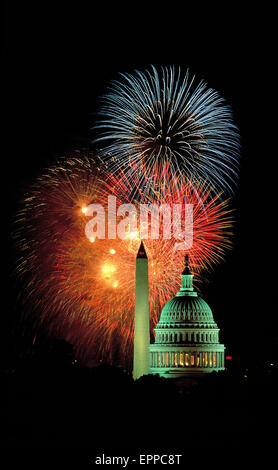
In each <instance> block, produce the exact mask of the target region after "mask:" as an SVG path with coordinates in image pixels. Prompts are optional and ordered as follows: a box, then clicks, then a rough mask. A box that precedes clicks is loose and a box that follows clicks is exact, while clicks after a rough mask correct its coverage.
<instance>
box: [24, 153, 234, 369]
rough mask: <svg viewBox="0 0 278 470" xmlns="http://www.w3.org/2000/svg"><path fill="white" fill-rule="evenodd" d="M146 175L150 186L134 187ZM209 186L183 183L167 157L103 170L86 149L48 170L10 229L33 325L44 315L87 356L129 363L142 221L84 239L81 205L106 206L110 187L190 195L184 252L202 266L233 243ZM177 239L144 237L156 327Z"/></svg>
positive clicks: (173, 281)
mask: <svg viewBox="0 0 278 470" xmlns="http://www.w3.org/2000/svg"><path fill="white" fill-rule="evenodd" d="M139 173H140V175H141V176H140V177H139V176H138V179H137V180H136V178H134V175H136V174H137V175H139ZM150 177H151V178H152V184H151V185H149V186H148V185H147V182H148V181H149V178H150ZM142 179H143V180H144V181H145V183H146V186H147V187H148V188H149V189H148V190H147V191H146V190H145V191H144V192H143V193H142V194H141V195H140V188H141V185H142ZM136 185H137V187H138V191H137V194H138V199H137V200H135V199H134V198H132V199H131V198H130V188H131V187H134V186H135V187H136ZM210 190H211V188H210V187H209V186H208V185H207V184H206V183H201V184H199V185H197V186H196V185H195V184H194V185H193V184H192V182H187V183H184V182H183V180H181V179H180V177H179V174H178V173H176V174H175V175H174V174H173V173H172V171H171V168H170V166H169V165H168V166H167V165H159V164H157V165H156V166H155V167H154V168H153V171H152V175H150V173H149V169H148V167H144V168H142V167H141V168H140V172H139V171H138V168H137V170H136V168H135V167H133V168H130V170H129V171H125V172H123V171H121V170H120V171H119V172H118V173H117V174H109V173H107V172H106V171H104V169H103V167H102V166H100V165H99V164H98V162H97V161H96V160H93V159H92V158H91V157H90V158H87V157H82V158H78V157H75V156H74V157H72V158H67V159H64V160H62V161H61V162H60V163H59V164H57V165H56V166H54V167H52V168H50V169H49V170H47V171H46V172H45V173H44V174H43V175H42V176H41V177H40V178H38V180H37V181H36V182H35V183H34V184H33V186H32V187H31V188H30V190H29V191H28V193H27V195H26V197H25V199H24V201H23V204H22V209H21V210H19V212H18V216H17V221H16V230H15V239H16V244H17V247H18V250H19V257H18V262H17V274H18V276H19V278H20V279H21V281H22V284H23V289H22V298H23V300H24V302H25V304H26V306H28V309H29V310H31V309H32V312H33V315H34V325H35V326H36V327H37V328H39V326H40V325H41V324H45V325H46V326H47V328H48V329H49V331H50V332H53V333H54V334H55V335H59V336H61V337H63V338H65V339H66V340H67V341H69V342H71V343H72V344H73V345H74V347H75V351H76V354H77V357H78V358H79V359H80V360H82V361H84V363H88V362H89V360H90V358H91V357H92V356H94V357H98V358H104V359H105V360H107V361H110V362H111V363H114V364H115V363H117V362H118V363H120V364H122V365H124V366H125V367H127V368H130V367H131V358H132V344H133V321H134V302H135V260H136V254H137V251H138V248H139V244H140V235H139V231H138V230H133V231H131V230H129V231H127V236H126V238H125V239H123V240H121V239H120V238H116V239H114V240H110V239H108V238H105V239H103V240H102V239H97V238H96V239H95V238H91V239H88V238H87V237H86V236H85V227H86V224H87V223H88V217H87V216H86V208H87V206H88V205H89V204H92V203H98V204H102V206H103V207H104V208H105V211H106V212H107V210H106V207H107V198H108V196H109V195H113V196H116V199H117V207H118V206H119V205H120V204H121V203H132V204H133V205H134V207H137V205H138V204H140V203H142V202H143V203H150V204H158V205H160V204H163V203H167V204H169V206H171V207H172V206H173V204H184V203H185V202H186V203H190V204H193V223H194V233H193V246H192V248H191V249H190V251H189V254H190V258H191V265H192V268H193V270H194V272H195V274H197V276H198V273H199V272H200V271H201V270H202V269H205V268H206V269H207V268H209V267H211V266H213V265H214V264H215V263H218V262H219V261H220V260H221V259H222V258H223V255H224V253H225V251H226V249H227V248H229V246H230V241H229V235H230V232H229V230H230V226H231V216H230V212H229V208H228V201H226V200H225V201H223V200H220V199H219V195H217V196H215V195H214V196H213V197H212V196H211V193H210ZM119 219H121V217H119ZM161 224H162V222H161ZM161 227H162V225H160V229H161ZM159 233H160V234H161V231H160V232H159ZM175 241H176V240H174V239H173V238H171V239H164V238H162V237H161V236H159V238H158V239H156V240H153V239H146V240H145V246H146V251H147V254H148V260H149V283H150V312H151V326H152V328H153V327H154V326H155V325H156V323H157V320H158V318H159V315H160V312H161V308H162V307H163V306H164V304H165V303H166V302H167V301H168V300H169V299H170V298H171V297H173V296H174V295H175V294H176V292H177V290H178V289H179V286H180V273H181V271H182V269H183V261H184V251H176V250H175V249H174V244H175ZM30 306H31V308H30ZM35 329H36V328H35Z"/></svg>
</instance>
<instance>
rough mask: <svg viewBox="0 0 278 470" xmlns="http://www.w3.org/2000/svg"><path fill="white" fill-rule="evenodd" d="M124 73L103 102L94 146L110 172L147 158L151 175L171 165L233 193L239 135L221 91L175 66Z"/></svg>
mask: <svg viewBox="0 0 278 470" xmlns="http://www.w3.org/2000/svg"><path fill="white" fill-rule="evenodd" d="M120 75H121V79H120V80H114V81H113V82H112V83H111V85H110V87H109V88H108V91H107V94H105V95H104V96H103V97H102V98H101V105H100V109H99V120H98V121H97V122H96V124H95V125H94V129H95V130H96V132H98V134H96V138H95V140H94V142H95V143H97V144H98V145H99V146H100V147H101V148H100V149H99V151H101V153H102V155H103V157H104V158H105V159H106V160H107V161H108V162H109V167H110V169H111V171H112V172H113V171H115V170H118V169H119V168H122V169H125V168H128V167H129V166H130V163H133V162H135V163H137V164H138V163H139V162H140V161H141V160H143V161H144V163H145V165H146V166H147V168H148V170H149V172H150V173H151V172H152V169H153V168H154V167H155V165H156V164H158V163H159V162H160V163H165V162H170V166H171V171H173V172H176V171H177V170H178V171H179V172H180V174H181V176H184V177H185V178H189V179H190V180H192V178H194V179H195V180H197V181H199V180H209V181H210V182H211V183H212V184H213V185H214V186H215V188H216V193H217V191H219V190H225V191H227V192H228V194H232V193H233V190H234V186H235V182H236V180H237V177H238V158H239V134H238V131H237V128H236V126H235V125H234V124H233V118H232V112H231V110H230V108H229V106H228V105H226V104H225V100H224V99H223V98H222V97H221V96H220V95H219V94H218V92H217V91H215V90H213V89H211V88H208V86H207V85H206V83H205V82H204V81H200V82H199V83H196V80H195V77H191V76H190V74H189V71H188V70H187V72H186V73H185V75H182V72H181V69H180V68H177V69H176V68H175V67H174V66H172V67H161V68H160V70H157V69H156V68H155V67H154V66H151V69H150V70H146V71H144V72H140V71H135V72H134V73H132V74H120ZM141 188H143V185H142V186H141Z"/></svg>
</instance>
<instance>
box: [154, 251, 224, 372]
mask: <svg viewBox="0 0 278 470" xmlns="http://www.w3.org/2000/svg"><path fill="white" fill-rule="evenodd" d="M181 280H182V282H181V289H180V291H179V292H178V293H177V294H176V296H175V297H173V298H172V299H171V300H169V302H167V304H166V305H165V306H164V308H163V309H162V312H161V316H160V320H159V322H158V324H157V326H156V328H155V342H154V344H151V345H150V370H149V373H151V374H159V375H161V376H163V377H182V376H192V375H194V376H196V375H203V374H205V373H208V372H212V371H219V370H223V369H224V351H225V346H224V345H223V344H220V343H219V328H218V326H217V324H216V323H215V321H214V318H213V314H212V311H211V308H210V307H209V305H208V304H207V303H206V302H205V301H204V300H203V299H202V298H201V297H199V296H198V294H197V292H196V291H195V290H194V288H193V285H192V280H193V274H191V272H190V269H189V266H188V256H186V265H185V268H184V271H183V273H182V275H181Z"/></svg>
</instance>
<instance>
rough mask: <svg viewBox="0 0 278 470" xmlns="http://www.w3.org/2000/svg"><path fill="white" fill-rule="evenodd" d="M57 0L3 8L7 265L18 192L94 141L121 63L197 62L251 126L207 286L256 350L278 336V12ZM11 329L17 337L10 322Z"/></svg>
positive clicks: (234, 344)
mask: <svg viewBox="0 0 278 470" xmlns="http://www.w3.org/2000/svg"><path fill="white" fill-rule="evenodd" d="M18 3H19V2H18ZM57 3H58V5H59V7H57V5H54V4H52V3H51V2H46V3H42V2H37V3H36V5H35V3H34V4H33V5H32V2H31V3H30V2H28V6H26V5H22V4H20V5H18V4H16V3H14V2H8V3H7V6H6V8H5V11H4V20H3V26H4V28H3V31H4V35H3V37H4V41H3V48H2V62H3V64H4V85H2V98H3V101H4V108H2V113H3V114H2V117H3V118H4V120H5V124H4V127H5V129H4V130H5V134H4V146H3V148H4V150H3V154H2V157H1V164H2V178H3V182H2V184H3V187H4V192H3V199H2V203H3V204H2V205H3V207H2V210H3V212H4V217H3V232H4V233H5V236H6V238H5V244H6V246H7V250H5V254H7V256H6V259H7V271H6V272H7V273H8V272H9V271H10V266H11V263H12V260H13V256H14V255H13V246H12V243H11V241H10V228H11V220H12V216H13V214H14V212H15V210H16V207H17V201H18V199H19V198H20V196H21V195H22V194H23V193H24V188H26V187H27V185H28V184H29V183H30V182H32V180H33V179H34V178H35V176H36V175H37V174H39V173H40V171H41V170H42V169H43V168H44V167H45V166H46V165H48V164H49V163H51V162H53V161H54V159H55V156H59V155H61V154H64V153H66V152H67V151H69V150H71V149H75V148H78V147H80V146H86V145H87V143H88V142H89V140H90V138H91V131H90V127H91V125H92V122H93V119H94V116H93V112H94V111H95V110H96V100H97V96H98V95H99V94H100V93H101V92H102V91H103V90H104V88H105V85H106V84H107V83H108V82H109V81H110V80H111V79H113V78H115V75H116V74H117V72H128V71H131V70H133V69H134V68H141V69H142V68H144V67H146V66H148V65H149V64H154V65H160V64H176V65H181V66H183V67H184V68H186V67H189V68H190V70H191V71H192V72H193V73H195V74H196V75H197V77H198V78H200V79H205V80H206V81H207V83H208V84H209V85H210V86H211V87H212V88H215V89H216V90H218V91H219V92H220V93H221V94H222V95H223V96H224V97H225V98H226V100H227V102H228V103H229V104H230V105H231V107H232V109H233V112H234V118H235V122H236V124H237V125H238V126H239V128H240V133H241V136H242V159H241V162H242V163H241V179H240V184H239V189H238V192H237V194H236V196H235V197H234V199H233V206H234V207H236V208H237V225H236V235H235V238H234V243H235V246H234V250H233V252H232V253H230V254H229V256H228V257H227V260H226V262H224V263H223V264H222V265H220V266H219V267H218V268H217V269H216V270H215V273H214V274H213V275H212V276H211V282H210V283H209V284H208V285H207V286H205V287H204V296H205V298H206V299H207V300H208V301H209V303H210V305H211V307H212V309H213V311H214V312H215V318H216V320H217V322H218V324H219V326H220V327H221V328H222V332H223V340H224V342H225V343H226V344H227V345H228V347H229V349H230V350H231V351H232V352H233V354H235V355H238V356H240V355H241V354H243V355H245V356H246V355H247V356H248V351H249V349H250V348H252V347H254V346H255V344H256V343H257V341H258V338H260V341H261V342H262V344H263V345H268V344H273V342H274V340H275V336H276V333H275V328H274V327H275V326H277V320H276V314H275V308H274V295H275V284H274V282H275V278H274V276H273V274H271V266H272V264H274V258H275V257H276V243H275V241H276V240H275V239H276V237H275V235H274V233H275V229H274V221H275V215H276V213H275V212H276V211H275V209H274V204H275V202H276V201H275V197H274V194H275V193H274V191H275V177H276V170H275V167H274V162H275V159H276V149H275V130H274V118H273V116H274V112H273V110H274V109H275V105H274V98H275V95H276V93H275V92H274V90H275V86H276V84H275V74H274V66H275V60H274V53H275V45H274V43H273V41H274V37H273V33H272V23H271V17H272V13H271V12H262V11H260V10H257V11H255V10H254V9H253V10H252V11H247V12H245V13H244V12H243V11H242V10H241V9H240V8H238V7H236V6H235V3H234V2H233V4H232V5H233V6H231V7H227V8H226V10H223V7H222V6H221V7H220V6H219V8H217V6H215V7H214V10H213V11H212V10H209V11H202V8H201V6H200V7H199V8H196V9H195V11H191V10H188V9H187V8H185V7H184V9H183V10H181V9H180V3H178V2H177V6H176V7H175V6H171V5H170V4H169V5H166V6H163V5H164V4H163V5H162V3H161V2H160V3H159V4H158V6H157V8H156V10H154V11H152V12H151V11H149V6H148V5H143V4H141V3H140V4H139V3H138V4H137V5H136V6H131V5H133V4H130V6H129V7H120V6H119V5H117V6H114V7H111V5H110V4H108V3H107V4H105V5H103V6H102V7H100V6H98V5H97V6H96V5H94V6H92V7H91V8H89V7H87V6H86V3H83V2H79V3H78V5H79V6H75V7H74V6H69V5H68V4H66V3H65V4H63V2H57ZM92 3H94V4H95V2H92ZM76 5H77V3H76ZM80 5H81V6H80ZM219 5H221V4H219ZM127 8H128V10H127ZM5 277H6V282H7V286H6V289H5V291H6V293H7V307H5V310H4V311H3V317H4V319H5V320H6V323H7V327H6V329H7V331H8V330H9V327H10V317H11V315H12V311H13V308H14V307H13V306H14V299H13V298H11V292H12V285H11V283H12V281H11V280H10V277H9V275H7V276H5ZM12 297H14V295H13V296H12ZM3 337H5V338H9V336H8V335H7V334H6V332H5V330H4V334H3ZM8 340H9V339H6V342H7V341H8ZM4 344H5V341H4Z"/></svg>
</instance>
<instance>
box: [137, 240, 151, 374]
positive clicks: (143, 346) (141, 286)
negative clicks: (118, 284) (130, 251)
mask: <svg viewBox="0 0 278 470" xmlns="http://www.w3.org/2000/svg"><path fill="white" fill-rule="evenodd" d="M149 345H150V314H149V279H148V258H147V254H146V251H145V247H144V244H143V242H141V245H140V248H139V251H138V253H137V258H136V287H135V323H134V355H133V378H134V380H136V379H138V378H139V377H141V376H142V375H145V374H148V373H149Z"/></svg>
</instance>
